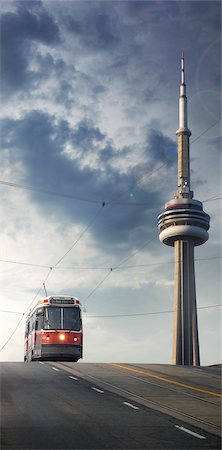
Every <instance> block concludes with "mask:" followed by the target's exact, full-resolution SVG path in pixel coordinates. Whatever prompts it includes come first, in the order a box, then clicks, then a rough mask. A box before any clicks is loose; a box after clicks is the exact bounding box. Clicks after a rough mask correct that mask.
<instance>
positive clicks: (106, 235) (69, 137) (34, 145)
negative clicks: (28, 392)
mask: <svg viewBox="0 0 222 450" xmlns="http://www.w3.org/2000/svg"><path fill="white" fill-rule="evenodd" d="M1 129H2V133H3V141H2V142H3V146H5V148H7V149H10V151H9V155H10V161H11V164H17V163H18V162H19V161H20V162H22V165H23V183H24V184H27V185H32V186H33V185H34V186H36V187H41V188H44V189H49V190H54V191H57V192H58V191H59V192H62V193H68V194H73V195H75V196H79V197H80V198H89V199H92V200H97V201H98V202H101V203H100V205H102V202H103V201H105V202H106V203H107V202H108V203H109V201H110V200H112V201H114V203H115V202H118V201H120V204H121V202H122V203H124V202H127V203H128V205H126V206H125V207H124V210H123V208H121V206H118V205H116V206H114V205H110V206H109V205H108V204H107V206H106V208H105V213H104V215H103V217H101V219H100V220H99V221H98V223H97V224H96V226H95V227H93V229H92V233H93V236H94V238H95V239H96V240H98V241H99V242H100V243H101V244H102V245H103V247H107V248H108V247H109V250H110V251H111V252H112V251H114V252H115V251H116V249H114V246H117V247H124V245H125V247H126V248H127V247H128V246H130V247H132V243H133V245H137V243H138V242H141V240H142V239H145V240H146V239H147V238H148V237H149V233H151V232H152V230H153V228H154V227H156V223H155V221H156V214H155V212H154V209H155V208H156V205H157V207H158V206H159V205H160V204H161V202H162V197H161V196H162V194H161V192H159V191H158V190H157V189H156V188H155V187H154V188H152V184H151V185H150V189H149V190H147V189H144V185H143V183H139V182H138V181H139V180H138V179H137V178H138V174H140V173H141V171H142V169H143V170H144V165H145V166H147V171H148V173H149V171H150V169H152V170H153V168H155V167H156V166H157V164H159V162H163V161H164V162H165V163H166V164H167V165H169V164H172V155H174V142H173V141H171V139H169V138H168V137H166V136H164V135H163V133H161V132H160V131H158V130H154V129H152V130H150V134H149V133H148V138H147V142H146V143H144V165H143V166H142V167H140V166H136V165H135V167H134V168H133V170H132V168H128V170H126V172H125V173H122V172H120V171H119V169H118V167H115V164H113V161H114V160H115V158H116V157H117V158H122V160H123V164H124V159H125V157H126V155H127V153H128V152H131V151H132V149H131V148H130V146H129V147H124V148H123V149H122V152H121V151H119V149H117V148H116V147H115V145H114V144H113V143H112V141H110V140H109V139H108V138H107V136H106V135H105V134H104V133H103V132H102V131H101V130H100V129H99V127H98V126H95V125H94V124H93V122H92V121H88V120H85V121H83V120H82V121H80V122H78V123H77V124H76V126H75V127H71V126H70V124H69V123H68V121H66V120H63V121H58V120H55V117H53V116H50V115H49V114H47V113H43V112H42V111H35V110H33V111H32V112H29V113H28V114H26V115H24V117H22V118H20V119H17V120H13V119H9V118H5V119H3V120H2V122H1ZM67 146H68V149H69V151H68V152H67V151H65V149H66V148H67ZM121 153H122V154H121ZM92 155H93V156H92ZM120 155H121V156H120ZM157 167H158V166H157ZM139 178H140V176H139ZM148 181H149V180H148ZM30 195H32V198H33V200H34V201H35V202H37V204H38V206H39V208H40V209H42V210H44V212H45V213H46V212H47V213H48V214H52V215H55V216H57V218H58V220H59V221H60V222H61V223H62V224H63V226H64V225H65V224H66V225H68V224H70V222H71V221H73V220H74V221H76V220H77V221H78V223H82V224H85V225H87V223H88V220H89V206H87V208H86V205H84V206H83V204H82V203H81V202H78V201H76V202H72V204H70V200H68V201H67V200H64V201H61V198H60V199H58V198H56V197H53V198H52V197H50V196H43V195H42V194H37V193H32V194H30ZM133 203H142V205H141V206H140V207H138V206H133ZM143 204H144V205H143ZM90 208H93V209H94V210H95V205H94V206H93V205H91V206H90ZM90 210H91V209H90ZM151 217H152V219H151ZM154 229H155V228H154Z"/></svg>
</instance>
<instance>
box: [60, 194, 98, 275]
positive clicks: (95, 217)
mask: <svg viewBox="0 0 222 450" xmlns="http://www.w3.org/2000/svg"><path fill="white" fill-rule="evenodd" d="M104 206H105V202H103V204H102V207H101V208H100V209H99V210H98V211H97V212H96V214H95V215H94V216H93V218H92V219H91V220H90V222H89V224H88V225H87V227H86V228H85V229H84V230H83V231H82V232H81V233H80V235H79V237H78V239H76V241H75V242H74V243H73V244H72V246H71V247H70V248H69V250H67V251H66V252H65V253H64V255H63V256H62V257H61V258H60V259H59V260H58V261H57V263H56V264H54V266H53V267H52V268H53V269H55V268H56V266H58V264H60V262H61V261H62V260H63V259H64V258H65V257H66V256H67V255H68V253H70V252H71V250H72V249H73V248H74V247H75V246H76V244H77V243H78V242H79V241H80V239H82V237H83V236H84V234H85V233H86V232H87V231H88V230H89V228H90V227H91V226H92V225H93V223H94V222H95V220H96V219H97V217H98V216H99V214H100V213H101V212H102V209H103V208H104Z"/></svg>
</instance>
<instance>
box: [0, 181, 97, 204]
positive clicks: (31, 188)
mask: <svg viewBox="0 0 222 450" xmlns="http://www.w3.org/2000/svg"><path fill="white" fill-rule="evenodd" d="M0 184H2V185H4V186H8V187H13V188H18V189H24V190H27V191H34V192H39V193H40V194H49V195H53V196H56V197H63V198H69V199H71V200H78V201H81V202H87V203H97V204H98V203H102V201H101V200H94V199H91V198H85V197H79V196H78V195H74V194H65V193H62V192H57V191H50V190H48V189H44V188H40V187H35V186H27V185H24V184H19V183H11V182H10V181H3V180H0Z"/></svg>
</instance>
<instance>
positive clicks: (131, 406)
mask: <svg viewBox="0 0 222 450" xmlns="http://www.w3.org/2000/svg"><path fill="white" fill-rule="evenodd" d="M123 404H124V405H126V406H129V407H130V408H133V409H139V408H138V406H134V405H132V403H128V402H123Z"/></svg>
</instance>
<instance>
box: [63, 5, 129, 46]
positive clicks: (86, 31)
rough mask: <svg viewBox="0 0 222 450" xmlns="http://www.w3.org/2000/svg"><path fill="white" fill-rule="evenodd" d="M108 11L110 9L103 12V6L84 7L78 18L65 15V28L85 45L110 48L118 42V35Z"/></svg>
mask: <svg viewBox="0 0 222 450" xmlns="http://www.w3.org/2000/svg"><path fill="white" fill-rule="evenodd" d="M110 12H111V11H110V9H109V10H108V13H106V12H104V11H103V6H101V8H100V9H97V8H94V9H91V8H86V9H85V14H84V16H83V17H81V19H79V20H77V19H75V18H73V17H67V18H66V28H67V30H68V31H69V32H70V33H72V34H74V35H76V36H79V37H80V38H81V39H82V43H83V44H84V45H86V46H87V47H90V48H97V49H99V50H112V49H113V48H115V47H116V46H117V45H118V44H119V42H120V36H118V35H117V34H116V33H115V31H114V30H115V26H114V23H113V22H112V21H111V18H110V16H111V14H110Z"/></svg>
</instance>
